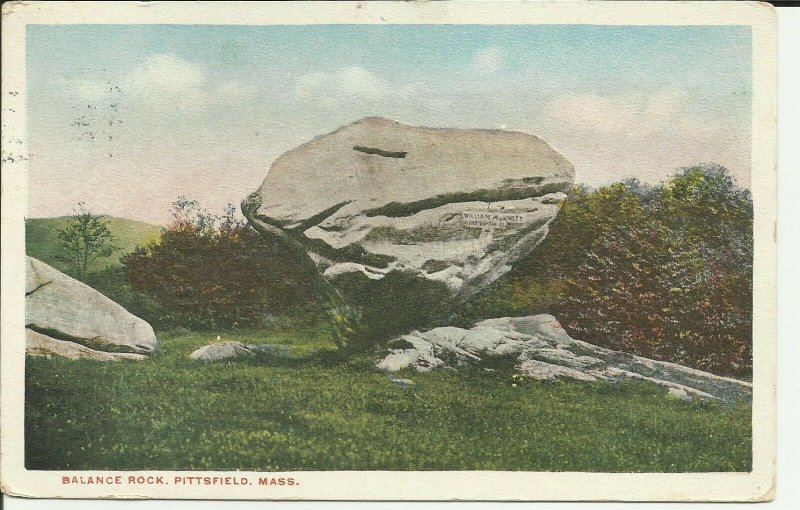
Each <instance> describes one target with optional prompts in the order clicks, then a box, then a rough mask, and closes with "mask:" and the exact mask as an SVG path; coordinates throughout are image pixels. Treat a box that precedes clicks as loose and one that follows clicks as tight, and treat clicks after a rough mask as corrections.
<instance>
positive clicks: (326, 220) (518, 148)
mask: <svg viewBox="0 0 800 510" xmlns="http://www.w3.org/2000/svg"><path fill="white" fill-rule="evenodd" d="M574 174H575V172H574V169H573V167H572V165H571V164H570V163H569V161H567V160H566V159H565V158H564V157H563V156H562V155H561V154H559V153H558V152H556V151H555V150H553V149H552V148H551V147H550V146H549V145H548V144H547V143H545V142H544V141H542V140H540V139H539V138H537V137H535V136H532V135H528V134H524V133H518V132H511V131H504V130H479V129H474V130H462V129H434V128H425V127H415V126H408V125H404V124H400V123H398V122H394V121H391V120H387V119H383V118H366V119H362V120H360V121H357V122H355V123H353V124H349V125H347V126H344V127H342V128H340V129H338V130H336V131H334V132H332V133H329V134H327V135H324V136H320V137H318V138H315V139H314V140H311V141H310V142H308V143H306V144H304V145H301V146H299V147H297V148H295V149H293V150H291V151H289V152H287V153H286V154H284V155H283V156H281V157H279V158H278V159H277V160H276V161H275V162H274V163H273V165H272V167H271V168H270V170H269V173H268V174H267V176H266V178H265V179H264V182H263V184H262V185H261V187H260V189H259V190H258V191H256V192H255V193H253V194H252V195H250V196H249V197H248V198H247V199H245V200H244V201H243V203H242V211H243V213H244V214H245V216H246V217H247V218H248V220H249V221H250V222H251V224H254V225H255V226H256V227H257V228H260V230H262V231H266V232H279V233H284V234H288V235H290V236H292V237H293V238H294V239H295V240H297V241H298V242H299V243H300V244H301V245H302V246H303V248H304V249H305V250H306V252H307V253H308V254H309V255H310V256H311V257H312V258H313V260H314V261H315V262H316V264H317V267H318V268H319V270H320V271H322V272H323V274H324V275H325V277H326V278H329V279H335V278H336V277H337V276H339V275H342V274H346V273H361V274H362V275H363V276H364V277H366V278H368V279H371V280H380V279H382V278H384V276H385V275H387V274H389V273H391V272H394V271H399V272H403V273H406V274H410V275H413V276H414V277H419V278H420V279H423V280H428V281H431V282H440V283H441V284H444V285H445V286H446V288H447V290H448V292H449V294H450V296H451V297H450V300H451V303H456V302H460V301H463V300H465V299H467V298H468V297H469V296H471V295H472V294H474V293H475V292H478V291H479V290H481V289H482V288H484V287H485V286H487V285H488V284H490V283H491V282H492V281H494V280H495V279H497V278H498V277H500V276H501V275H502V274H504V273H505V272H506V271H508V270H509V269H510V267H511V264H512V263H513V262H514V261H515V260H517V259H518V258H520V257H521V256H523V255H526V254H528V253H529V252H530V251H531V250H532V249H533V248H534V247H535V246H536V245H537V244H538V243H539V242H541V241H542V239H544V237H545V236H546V234H547V231H548V224H549V222H550V221H551V220H552V219H553V218H554V217H555V215H556V213H557V211H558V204H559V203H560V202H561V200H563V198H564V197H565V195H564V194H563V193H562V192H563V191H565V190H567V189H568V187H569V186H570V185H571V184H572V182H573V180H574ZM388 298H389V299H390V298H391V297H390V296H388Z"/></svg>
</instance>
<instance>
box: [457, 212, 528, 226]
mask: <svg viewBox="0 0 800 510" xmlns="http://www.w3.org/2000/svg"><path fill="white" fill-rule="evenodd" d="M525 219H526V215H525V214H520V213H501V212H492V211H474V212H473V211H464V212H463V213H461V223H462V225H463V226H465V227H472V228H486V227H506V226H509V225H518V224H522V223H525Z"/></svg>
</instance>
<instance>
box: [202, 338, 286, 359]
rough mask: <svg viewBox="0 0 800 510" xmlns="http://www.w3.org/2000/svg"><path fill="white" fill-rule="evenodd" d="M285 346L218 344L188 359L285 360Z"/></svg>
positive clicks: (205, 347)
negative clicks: (263, 358) (269, 358)
mask: <svg viewBox="0 0 800 510" xmlns="http://www.w3.org/2000/svg"><path fill="white" fill-rule="evenodd" d="M289 356H290V354H289V347H288V346H286V345H269V344H243V343H241V342H219V343H215V344H209V345H204V346H203V347H200V348H199V349H196V350H195V351H194V352H192V353H191V354H190V355H189V357H190V358H192V359H193V360H195V361H237V360H246V359H253V358H259V357H265V358H268V357H272V358H287V357H289Z"/></svg>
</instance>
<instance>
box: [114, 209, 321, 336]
mask: <svg viewBox="0 0 800 510" xmlns="http://www.w3.org/2000/svg"><path fill="white" fill-rule="evenodd" d="M233 214H234V211H233V209H232V208H229V209H228V211H227V212H226V215H225V216H223V217H222V218H218V217H215V216H211V215H209V214H208V213H206V212H205V211H204V210H203V209H201V208H200V207H199V206H198V204H197V203H196V202H194V201H189V200H186V199H183V198H181V199H179V200H178V201H177V202H176V203H175V210H174V220H173V222H172V223H171V224H170V225H169V226H168V227H167V228H166V229H165V230H164V231H163V232H162V235H161V239H160V241H159V242H158V243H153V244H150V245H148V246H145V247H140V248H138V249H137V250H136V251H134V252H133V253H131V254H129V255H126V256H125V257H123V258H122V264H123V268H124V272H125V276H126V279H127V280H128V282H129V283H130V285H131V287H132V288H133V289H134V290H136V291H139V292H143V293H145V294H147V295H148V296H151V297H152V298H153V299H155V300H156V301H157V302H158V303H159V304H160V305H161V306H162V307H164V308H165V309H166V310H169V311H170V312H172V313H174V314H177V315H178V316H183V317H189V318H191V319H193V320H195V321H197V322H198V323H201V324H202V325H204V326H205V327H216V326H232V327H237V326H257V325H261V324H264V323H267V322H271V321H274V320H275V318H276V316H278V315H291V316H294V317H308V316H309V315H313V313H314V304H315V303H314V293H313V290H312V287H311V285H310V284H309V278H308V275H307V274H306V272H305V269H304V268H303V267H302V266H300V265H299V263H297V262H296V261H295V260H294V258H293V257H292V256H291V255H290V254H289V253H287V250H286V248H284V247H283V246H282V245H280V244H279V243H275V242H271V241H270V240H269V239H266V238H264V237H263V236H260V235H259V234H258V233H256V232H255V231H253V230H252V229H250V228H249V227H248V226H247V225H245V224H243V223H241V222H238V221H236V220H234V216H233Z"/></svg>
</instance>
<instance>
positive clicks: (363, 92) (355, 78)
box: [295, 66, 392, 99]
mask: <svg viewBox="0 0 800 510" xmlns="http://www.w3.org/2000/svg"><path fill="white" fill-rule="evenodd" d="M391 93H392V88H391V86H390V85H389V82H388V81H386V80H385V79H384V78H382V77H380V76H378V75H376V74H374V73H372V72H370V71H368V70H367V69H364V68H363V67H358V66H350V67H343V68H340V69H337V70H336V71H332V72H320V73H309V74H305V75H303V76H300V77H298V78H297V79H296V80H295V94H296V95H297V96H298V97H301V98H312V97H317V98H321V99H326V98H336V97H341V96H346V97H350V98H357V99H379V98H382V97H385V96H388V95H390V94H391Z"/></svg>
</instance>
